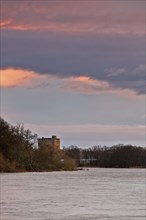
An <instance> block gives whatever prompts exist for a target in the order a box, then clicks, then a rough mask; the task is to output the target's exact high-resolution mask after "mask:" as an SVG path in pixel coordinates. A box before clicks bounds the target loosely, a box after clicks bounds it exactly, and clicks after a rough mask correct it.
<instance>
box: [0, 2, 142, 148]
mask: <svg viewBox="0 0 146 220" xmlns="http://www.w3.org/2000/svg"><path fill="white" fill-rule="evenodd" d="M145 17H146V11H145V0H140V1H138V0H137V1H134V0H133V1H131V0H129V1H128V0H127V1H124V0H121V1H120V0H117V1H115V0H113V1H112V0H109V1H108V0H107V1H100V0H99V1H83V0H81V1H80V0H79V1H62V0H60V1H59V0H58V1H49V0H47V1H45V0H44V1H42V0H32V1H30V0H29V1H27V0H26V1H25V0H23V1H21V0H20V1H18V0H16V1H15V0H13V1H9V0H5V1H4V0H1V24H0V25H1V116H2V117H3V118H4V119H5V120H6V121H8V122H9V123H11V124H14V125H16V123H24V126H25V128H29V129H30V130H31V131H32V132H34V133H37V134H38V135H39V137H50V136H51V135H54V134H55V135H57V136H58V137H60V138H61V144H62V146H69V145H77V146H78V147H91V146H94V145H107V146H111V145H114V144H133V145H140V146H145V119H146V112H145V93H146V84H145V83H146V81H145V70H146V64H145V33H146V32H145Z"/></svg>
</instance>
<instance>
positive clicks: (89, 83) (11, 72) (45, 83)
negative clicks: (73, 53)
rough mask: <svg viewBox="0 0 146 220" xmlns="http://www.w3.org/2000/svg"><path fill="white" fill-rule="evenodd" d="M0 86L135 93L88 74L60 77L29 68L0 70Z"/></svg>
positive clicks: (133, 94)
mask: <svg viewBox="0 0 146 220" xmlns="http://www.w3.org/2000/svg"><path fill="white" fill-rule="evenodd" d="M1 87H7V88H15V87H25V88H29V89H30V88H38V87H42V88H44V87H54V88H57V89H60V90H64V91H66V92H73V93H80V94H81V93H82V94H101V93H104V94H110V93H111V94H117V95H120V96H121V95H122V96H125V97H127V98H128V97H135V96H136V93H135V92H133V91H132V90H129V89H120V88H114V87H113V86H112V84H110V83H109V82H107V81H102V80H96V79H93V78H91V77H89V76H86V74H85V75H82V76H69V77H60V76H59V74H58V76H57V75H55V76H54V75H53V74H45V75H41V74H39V73H36V72H34V71H31V70H25V69H20V68H17V69H16V68H7V69H2V70H1Z"/></svg>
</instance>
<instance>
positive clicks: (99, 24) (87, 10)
mask: <svg viewBox="0 0 146 220" xmlns="http://www.w3.org/2000/svg"><path fill="white" fill-rule="evenodd" d="M8 21H9V22H8ZM2 27H4V28H7V29H16V30H38V31H40V30H47V31H56V32H65V33H69V34H70V33H72V34H83V33H87V34H97V35H99V34H102V35H103V34H105V35H111V34H120V35H144V34H145V11H144V2H142V1H141V2H140V3H139V4H138V3H137V4H136V3H133V2H131V4H130V2H127V3H126V2H125V1H124V3H122V2H121V1H120V2H119V1H118V2H116V1H110V2H108V3H105V2H101V1H99V2H98V1H96V2H90V3H89V2H85V3H84V5H83V4H81V3H80V2H76V3H74V2H73V1H70V2H63V1H61V2H52V1H51V2H49V1H47V2H46V1H44V2H41V1H38V2H33V1H32V2H30V1H21V2H19V3H18V1H13V2H12V3H10V2H8V3H7V2H3V3H2Z"/></svg>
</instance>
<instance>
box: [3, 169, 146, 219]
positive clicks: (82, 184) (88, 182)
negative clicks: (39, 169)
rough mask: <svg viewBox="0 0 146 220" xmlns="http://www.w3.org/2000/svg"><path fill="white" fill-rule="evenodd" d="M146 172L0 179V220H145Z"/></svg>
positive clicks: (22, 175) (100, 171)
mask: <svg viewBox="0 0 146 220" xmlns="http://www.w3.org/2000/svg"><path fill="white" fill-rule="evenodd" d="M145 172H146V171H145V170H144V169H103V168H93V169H89V170H83V171H75V172H50V173H47V172H44V173H9V174H1V220H27V219H29V220H145V219H146V216H145V214H146V213H145Z"/></svg>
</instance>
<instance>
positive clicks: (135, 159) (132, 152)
mask: <svg viewBox="0 0 146 220" xmlns="http://www.w3.org/2000/svg"><path fill="white" fill-rule="evenodd" d="M64 151H65V153H66V155H68V156H69V157H70V158H72V159H74V160H76V162H77V164H78V166H94V167H109V168H132V167H135V168H136V167H137V168H138V167H139V168H146V148H143V147H138V146H132V145H129V144H128V145H122V144H118V145H114V146H112V147H106V146H104V147H102V146H94V147H91V148H87V149H81V148H78V147H77V146H70V147H67V148H65V147H64ZM84 161H85V162H84ZM86 161H87V163H86Z"/></svg>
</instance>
